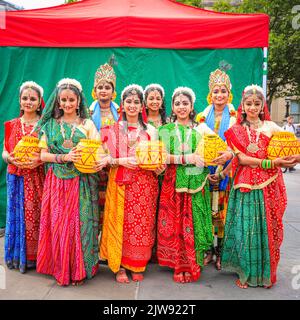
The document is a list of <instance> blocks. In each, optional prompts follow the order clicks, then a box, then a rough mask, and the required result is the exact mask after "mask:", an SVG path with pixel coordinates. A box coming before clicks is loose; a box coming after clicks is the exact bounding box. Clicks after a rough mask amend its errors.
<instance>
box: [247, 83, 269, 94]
mask: <svg viewBox="0 0 300 320" xmlns="http://www.w3.org/2000/svg"><path fill="white" fill-rule="evenodd" d="M248 91H253V92H255V91H258V92H260V93H261V94H262V95H263V96H264V97H265V94H264V89H263V88H262V87H260V86H258V85H257V84H252V85H251V86H247V87H246V88H245V89H244V91H243V94H245V93H246V92H248Z"/></svg>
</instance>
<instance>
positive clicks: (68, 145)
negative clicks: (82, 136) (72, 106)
mask: <svg viewBox="0 0 300 320" xmlns="http://www.w3.org/2000/svg"><path fill="white" fill-rule="evenodd" d="M78 119H79V117H77V118H76V119H75V121H74V122H72V123H68V122H65V121H64V120H63V119H61V120H60V133H61V135H62V137H63V139H64V142H63V144H62V146H63V147H64V148H66V149H72V148H73V146H74V144H73V141H72V139H73V136H74V133H75V130H76V127H77V124H78ZM64 123H65V124H66V125H71V136H70V138H69V139H66V131H65V128H64V126H63V125H64Z"/></svg>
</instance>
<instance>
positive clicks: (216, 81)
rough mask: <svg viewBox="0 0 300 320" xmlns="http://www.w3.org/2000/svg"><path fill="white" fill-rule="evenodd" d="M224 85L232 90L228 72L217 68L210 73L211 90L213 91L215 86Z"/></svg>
mask: <svg viewBox="0 0 300 320" xmlns="http://www.w3.org/2000/svg"><path fill="white" fill-rule="evenodd" d="M216 85H218V86H222V85H224V86H225V87H226V88H227V89H228V91H229V92H230V91H231V82H230V78H229V76H228V74H226V73H225V72H224V71H222V70H220V69H216V70H215V71H213V72H211V73H210V76H209V85H208V86H209V91H210V92H212V90H213V88H214V86H216Z"/></svg>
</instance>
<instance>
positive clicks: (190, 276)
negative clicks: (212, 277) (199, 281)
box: [184, 272, 193, 283]
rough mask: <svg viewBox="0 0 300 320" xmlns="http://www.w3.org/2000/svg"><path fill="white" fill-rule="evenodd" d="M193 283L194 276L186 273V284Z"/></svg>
mask: <svg viewBox="0 0 300 320" xmlns="http://www.w3.org/2000/svg"><path fill="white" fill-rule="evenodd" d="M192 281H193V279H192V275H191V274H190V273H189V272H185V273H184V282H185V283H188V282H192Z"/></svg>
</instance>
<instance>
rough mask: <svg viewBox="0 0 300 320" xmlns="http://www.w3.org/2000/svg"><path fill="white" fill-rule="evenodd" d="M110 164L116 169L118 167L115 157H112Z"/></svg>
mask: <svg viewBox="0 0 300 320" xmlns="http://www.w3.org/2000/svg"><path fill="white" fill-rule="evenodd" d="M109 164H110V165H111V166H112V167H116V166H117V165H118V159H115V158H113V157H111V156H110V159H109Z"/></svg>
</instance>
